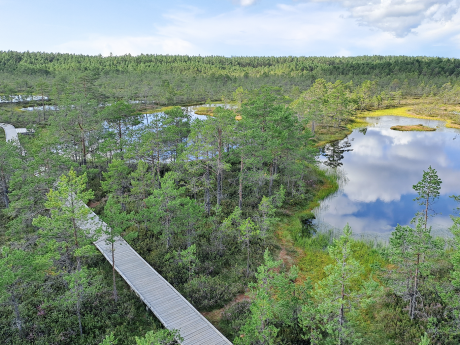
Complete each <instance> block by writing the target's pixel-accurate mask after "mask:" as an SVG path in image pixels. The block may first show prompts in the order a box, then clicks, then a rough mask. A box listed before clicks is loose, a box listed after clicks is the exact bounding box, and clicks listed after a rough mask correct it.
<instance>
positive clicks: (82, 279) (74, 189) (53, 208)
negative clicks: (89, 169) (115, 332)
mask: <svg viewBox="0 0 460 345" xmlns="http://www.w3.org/2000/svg"><path fill="white" fill-rule="evenodd" d="M86 183H87V177H86V173H85V174H83V175H82V176H77V174H76V172H75V171H74V170H73V169H72V170H70V171H69V173H68V175H62V176H61V178H60V179H59V181H58V183H57V189H56V190H50V192H49V193H48V194H47V198H48V200H47V201H46V203H45V206H46V207H47V208H48V209H49V210H50V217H46V216H41V215H40V216H38V217H37V218H35V219H34V220H33V224H34V225H35V226H37V227H39V228H40V231H39V234H40V236H41V237H42V238H43V239H44V240H45V241H46V240H53V239H54V240H59V241H58V242H57V244H58V245H57V248H58V250H59V252H60V254H61V256H62V257H63V259H64V260H65V262H66V264H65V266H66V267H65V270H66V271H68V272H70V273H69V274H68V275H67V276H66V277H65V279H67V280H68V282H69V286H70V290H69V297H71V298H70V299H69V300H68V302H69V303H70V304H72V305H75V312H76V314H77V318H78V328H79V332H80V335H81V336H83V329H82V321H81V307H82V303H83V299H84V297H85V294H86V290H85V289H86V288H88V291H89V290H90V289H89V287H90V286H91V282H90V280H89V278H88V276H89V271H88V270H87V269H86V268H84V267H83V266H82V258H83V257H85V256H91V255H95V254H96V250H95V248H94V246H93V245H92V242H93V241H94V240H95V238H96V237H97V236H98V235H99V234H98V229H93V230H84V229H83V228H82V225H83V224H85V223H87V222H90V221H91V210H90V209H89V208H88V207H86V203H87V202H88V201H89V200H90V199H92V198H93V197H94V194H93V192H92V191H91V190H89V191H85V189H86Z"/></svg>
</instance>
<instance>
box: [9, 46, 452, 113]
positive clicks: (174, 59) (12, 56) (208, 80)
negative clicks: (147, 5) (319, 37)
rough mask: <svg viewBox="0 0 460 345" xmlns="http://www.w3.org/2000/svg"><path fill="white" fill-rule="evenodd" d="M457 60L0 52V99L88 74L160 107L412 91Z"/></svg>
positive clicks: (433, 81) (434, 81)
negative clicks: (336, 86) (278, 92)
mask: <svg viewBox="0 0 460 345" xmlns="http://www.w3.org/2000/svg"><path fill="white" fill-rule="evenodd" d="M459 67H460V60H459V59H450V58H433V57H408V56H359V57H293V56H289V57H223V56H203V57H201V56H187V55H139V56H131V55H123V56H108V57H103V56H100V55H99V56H89V55H74V54H60V53H30V52H24V53H19V52H13V51H8V52H0V94H2V93H3V94H5V93H7V92H6V91H8V90H9V91H10V92H15V93H24V92H26V93H27V92H32V91H37V87H36V86H37V84H39V83H41V82H46V83H48V84H50V85H51V84H53V83H55V82H56V81H57V80H60V81H61V82H63V81H65V80H71V79H72V78H73V77H74V76H75V74H76V73H77V74H78V73H92V74H94V75H97V76H98V77H99V81H98V84H99V85H100V86H101V87H103V88H106V89H110V90H111V93H113V94H114V96H117V97H122V98H130V97H131V98H137V99H141V98H145V97H146V96H147V95H149V96H150V98H154V99H155V101H156V102H158V103H162V104H170V105H172V104H186V103H199V102H204V101H206V100H207V99H208V98H210V99H211V100H220V99H221V98H222V97H225V98H227V99H231V98H232V93H233V91H234V90H235V89H236V88H238V87H240V86H241V87H243V88H244V89H247V90H253V89H258V88H260V87H261V86H263V85H271V86H277V87H282V88H283V89H284V90H285V92H286V93H288V94H290V95H292V96H293V97H296V96H297V94H298V92H302V91H306V90H307V89H308V88H309V87H310V86H311V85H312V84H313V83H314V82H315V80H317V79H319V78H323V79H325V80H326V81H328V82H335V81H336V80H339V79H340V80H342V81H343V82H349V81H353V83H354V84H355V85H357V84H361V83H362V82H364V81H366V80H371V81H373V80H375V81H377V83H378V87H379V88H380V89H387V88H389V87H390V86H391V84H392V83H393V82H394V80H395V79H397V80H398V81H399V83H401V84H402V83H403V82H404V81H406V83H407V85H408V86H409V87H412V89H411V90H410V93H412V94H416V95H419V96H421V95H422V94H420V93H419V92H418V91H417V90H415V89H414V88H415V86H418V85H420V84H422V83H424V84H425V85H428V84H429V85H430V86H433V85H434V86H436V87H438V88H439V87H441V86H442V85H443V84H445V83H448V82H450V83H455V82H456V81H457V78H458V76H459V73H460V72H459V71H460V69H459Z"/></svg>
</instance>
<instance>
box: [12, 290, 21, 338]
mask: <svg viewBox="0 0 460 345" xmlns="http://www.w3.org/2000/svg"><path fill="white" fill-rule="evenodd" d="M11 304H12V305H13V311H14V323H15V324H16V326H17V327H18V330H19V336H20V337H21V338H23V337H24V329H23V328H22V325H23V321H22V318H21V313H20V312H19V303H18V300H17V298H16V295H15V294H14V293H11Z"/></svg>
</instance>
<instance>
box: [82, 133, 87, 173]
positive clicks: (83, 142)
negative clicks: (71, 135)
mask: <svg viewBox="0 0 460 345" xmlns="http://www.w3.org/2000/svg"><path fill="white" fill-rule="evenodd" d="M81 147H82V152H83V165H86V143H85V136H84V134H83V133H82V135H81Z"/></svg>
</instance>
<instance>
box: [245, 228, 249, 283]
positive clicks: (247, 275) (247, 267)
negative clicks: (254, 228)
mask: <svg viewBox="0 0 460 345" xmlns="http://www.w3.org/2000/svg"><path fill="white" fill-rule="evenodd" d="M247 245H248V260H247V262H246V278H247V277H249V237H248V244H247Z"/></svg>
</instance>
